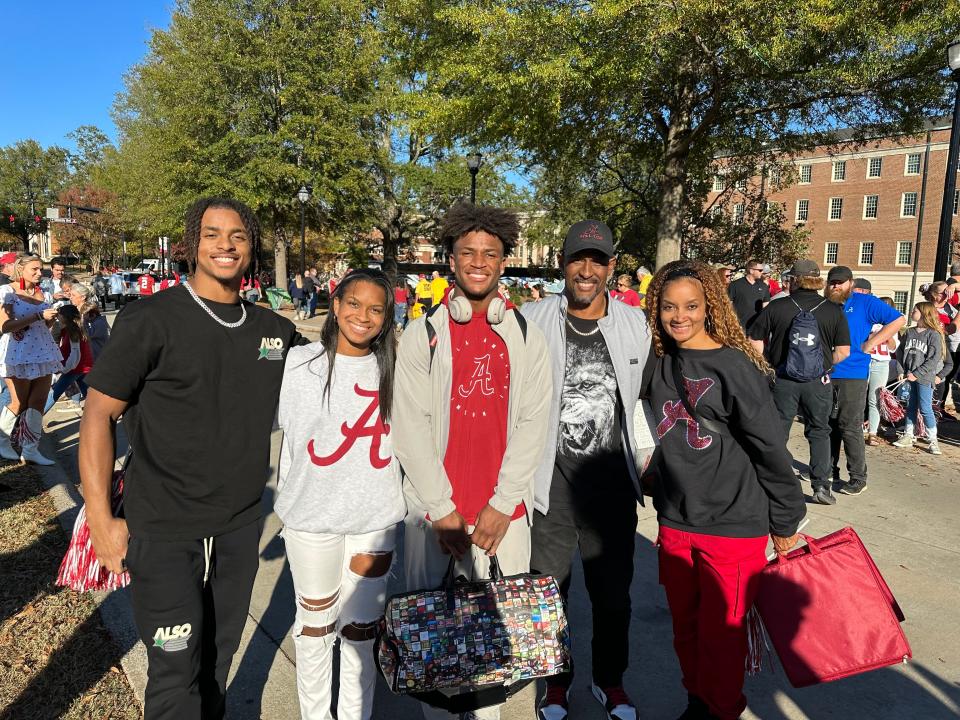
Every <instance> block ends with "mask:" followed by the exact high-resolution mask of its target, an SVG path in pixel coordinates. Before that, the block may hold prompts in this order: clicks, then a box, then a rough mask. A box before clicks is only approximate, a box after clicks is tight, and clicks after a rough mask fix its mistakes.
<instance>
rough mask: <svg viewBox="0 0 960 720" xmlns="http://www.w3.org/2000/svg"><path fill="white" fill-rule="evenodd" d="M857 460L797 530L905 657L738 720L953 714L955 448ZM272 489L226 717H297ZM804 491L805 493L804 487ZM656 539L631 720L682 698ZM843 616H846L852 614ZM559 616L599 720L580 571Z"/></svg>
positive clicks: (413, 713)
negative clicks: (870, 578)
mask: <svg viewBox="0 0 960 720" xmlns="http://www.w3.org/2000/svg"><path fill="white" fill-rule="evenodd" d="M308 323H309V324H308V325H307V327H306V328H304V329H305V330H308V331H311V330H312V329H313V326H316V327H317V329H319V325H320V324H321V321H319V319H316V320H314V321H308ZM313 332H315V331H313ZM59 407H60V406H58V409H57V410H55V411H53V412H51V413H50V414H49V415H48V416H47V420H48V423H47V429H48V433H49V436H48V437H47V438H46V439H45V440H44V447H45V450H46V452H48V453H50V452H54V451H55V452H56V456H57V458H58V460H59V462H60V465H59V467H55V468H53V469H51V470H49V471H46V472H45V473H44V474H45V477H46V478H47V481H48V483H49V484H51V485H59V493H60V496H61V504H63V505H64V517H65V518H67V519H69V517H70V516H71V513H70V511H69V510H68V506H69V505H70V504H71V503H72V502H75V501H76V500H78V497H79V496H78V493H77V492H76V490H75V488H74V487H73V481H75V480H76V478H77V474H76V460H75V458H76V443H77V428H78V425H79V417H78V414H77V413H76V412H75V411H69V410H59ZM121 433H122V426H121ZM941 435H942V436H943V437H945V438H946V439H947V442H949V441H950V438H953V439H954V440H957V439H960V425H958V424H957V423H953V422H951V423H945V424H944V426H943V427H942V428H941ZM121 439H122V435H121ZM790 447H791V449H792V450H793V451H794V452H795V454H796V456H797V457H798V458H805V457H806V456H807V453H806V450H805V447H804V443H803V440H802V436H800V434H799V430H798V429H796V428H795V432H794V436H793V437H792V438H791V443H790ZM278 449H279V436H278V435H275V436H274V437H273V462H274V467H275V466H276V459H277V453H278ZM867 458H868V462H869V466H870V485H869V489H868V491H867V492H865V493H864V494H862V495H860V496H858V497H849V496H845V495H840V496H838V497H839V501H838V503H837V505H836V506H834V507H824V506H820V505H809V506H808V510H809V517H810V523H809V525H808V526H807V527H806V528H805V532H807V533H809V534H811V535H814V536H820V535H824V534H826V533H829V532H831V531H833V530H836V529H838V528H841V527H843V526H845V525H852V526H853V527H854V528H856V529H857V531H858V532H859V533H860V535H861V537H862V538H863V540H864V542H865V543H866V544H867V547H868V548H869V549H870V551H871V553H872V554H873V557H874V559H875V560H876V562H877V564H878V566H879V567H880V570H881V572H882V573H883V575H884V577H885V578H886V579H887V581H888V582H889V584H890V587H891V588H892V590H893V592H894V594H895V596H896V597H897V599H898V601H899V602H900V605H901V606H902V608H903V610H904V612H905V614H906V616H907V621H906V623H905V624H904V629H905V630H906V632H907V635H908V637H909V639H910V642H911V644H912V646H913V652H914V658H915V659H914V661H913V662H911V663H909V664H906V665H899V666H895V667H890V668H884V669H881V670H877V671H874V672H871V673H868V674H866V675H861V676H858V677H855V678H849V679H846V680H842V681H839V682H834V683H829V684H825V685H820V686H816V687H811V688H805V689H802V690H795V689H793V688H791V687H790V686H789V683H788V682H787V681H786V678H785V677H784V676H783V674H782V672H781V671H779V670H777V671H776V672H771V671H770V670H769V669H765V670H764V673H763V674H762V675H761V676H759V677H756V678H751V679H749V680H748V682H747V688H746V691H747V695H748V698H749V699H750V709H749V710H748V711H747V713H745V715H744V718H747V719H748V720H753V719H755V718H763V719H764V720H799V719H802V718H811V719H813V718H816V719H817V720H820V719H822V718H845V719H851V718H870V719H871V720H901V719H902V718H922V719H923V720H939V719H940V718H944V719H946V718H956V717H958V716H960V603H958V598H960V524H958V523H957V517H958V515H960V447H958V445H957V444H956V443H955V442H954V443H951V444H947V443H944V454H943V456H942V457H933V456H930V455H928V454H926V453H923V452H920V451H918V450H906V451H904V450H897V449H895V448H892V447H889V446H884V447H879V448H868V449H867ZM275 487H276V484H275V478H274V479H273V480H271V482H270V484H269V485H268V487H267V490H266V492H265V494H264V499H263V502H264V511H265V515H266V518H265V524H264V531H263V536H262V539H261V544H260V573H259V575H258V577H257V583H256V587H255V590H254V595H253V601H252V603H251V608H250V615H249V618H248V622H247V626H246V628H245V631H244V636H243V642H242V644H241V647H240V650H239V652H238V653H237V656H236V658H235V662H234V667H233V671H232V676H231V677H232V679H231V686H230V693H229V702H228V708H229V710H228V717H230V718H231V720H253V719H255V718H267V719H268V720H274V719H276V720H280V719H283V720H286V719H293V718H297V717H299V712H298V708H297V699H296V680H295V670H294V650H293V643H292V640H291V638H290V634H289V631H290V628H291V625H292V621H293V613H294V599H293V592H292V587H291V582H290V573H289V568H288V567H287V566H286V563H285V560H284V554H283V541H282V540H281V539H280V538H279V537H278V536H277V532H278V531H279V522H278V520H277V517H276V516H275V515H274V514H272V512H271V509H272V502H273V498H274V495H275ZM804 490H805V492H807V493H808V495H809V492H810V488H809V485H805V486H804ZM655 537H656V519H655V515H654V513H653V511H652V509H651V508H646V509H644V508H641V511H640V520H639V522H638V525H637V547H636V554H635V562H634V569H635V578H634V583H633V590H632V595H633V622H632V626H631V632H630V640H631V667H630V670H629V671H628V673H627V676H626V686H627V689H628V691H629V692H630V693H631V695H632V697H633V698H634V700H635V701H636V702H637V704H638V705H639V706H640V708H641V716H642V717H644V718H662V719H663V720H672V719H673V718H675V717H676V716H677V715H679V714H680V712H681V710H682V709H683V707H684V705H685V701H686V696H685V693H684V691H683V690H682V688H681V686H680V674H679V668H678V665H677V661H676V658H675V656H674V654H673V650H672V646H671V631H670V616H669V612H668V610H667V606H666V601H665V598H664V594H663V590H662V588H661V587H660V586H659V585H658V584H657V564H656V554H655V550H654V547H653V541H654V539H655ZM400 554H401V555H402V548H401V550H400ZM396 584H397V583H396V581H394V585H396ZM397 589H399V588H397ZM102 610H103V616H104V622H105V624H106V625H107V626H108V627H110V629H111V630H112V631H113V632H114V633H115V635H116V636H117V638H118V644H119V646H120V650H121V653H122V654H123V667H124V669H125V671H126V672H127V675H128V677H129V678H130V681H131V684H132V685H133V686H134V689H135V690H136V692H137V693H138V695H139V696H140V697H142V693H143V687H144V682H145V654H144V651H143V647H142V645H141V644H140V643H139V642H137V641H136V636H135V633H134V632H133V631H132V627H131V618H130V613H129V605H128V601H127V598H126V593H125V592H118V593H114V594H112V595H110V596H109V597H107V598H106V599H105V601H104V605H103V608H102ZM845 612H849V613H856V612H857V608H856V607H851V608H847V609H845ZM569 614H570V618H571V625H572V627H573V629H574V637H575V647H574V651H575V660H576V664H577V679H576V682H575V686H574V689H573V692H572V694H571V713H570V715H571V717H572V718H575V719H576V720H602V718H603V713H602V711H601V710H600V708H599V706H598V705H597V704H596V703H595V702H594V701H593V700H592V699H591V698H590V696H589V693H588V691H587V689H586V686H587V683H588V678H589V677H590V675H589V672H590V657H589V642H588V640H587V638H589V627H590V622H591V620H590V613H589V607H588V605H587V603H586V599H585V591H584V589H583V583H582V576H581V575H580V574H579V573H577V574H576V576H575V578H574V585H573V590H572V596H571V602H570V607H569ZM118 659H119V658H118ZM374 717H375V718H376V719H377V720H408V719H411V720H412V719H414V718H420V717H422V716H421V715H420V713H419V711H418V708H417V705H416V703H415V702H413V701H411V700H409V699H407V698H402V697H395V696H392V695H391V694H390V693H389V692H388V691H387V690H386V688H385V686H384V684H383V683H378V690H377V698H376V702H375V713H374ZM532 717H534V712H533V691H532V689H528V690H527V691H526V692H524V693H521V694H519V695H518V696H517V697H516V698H514V699H513V700H512V701H511V702H510V704H509V706H508V707H507V709H506V710H505V711H504V713H503V718H504V720H521V719H522V720H527V719H528V718H532Z"/></svg>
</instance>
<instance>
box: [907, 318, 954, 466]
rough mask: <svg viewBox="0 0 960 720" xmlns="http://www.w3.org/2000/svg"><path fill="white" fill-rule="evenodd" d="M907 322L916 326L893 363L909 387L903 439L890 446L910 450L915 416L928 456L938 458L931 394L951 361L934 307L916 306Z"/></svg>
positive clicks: (950, 364) (910, 331)
mask: <svg viewBox="0 0 960 720" xmlns="http://www.w3.org/2000/svg"><path fill="white" fill-rule="evenodd" d="M911 319H912V320H913V321H914V322H915V323H916V325H915V326H914V327H912V328H910V329H909V330H907V334H906V336H905V337H904V339H903V342H902V343H900V347H899V348H898V349H897V355H898V358H897V359H898V360H899V361H900V365H901V366H903V372H904V374H905V375H906V381H907V382H908V383H909V384H910V400H909V401H908V403H907V418H906V425H905V426H904V432H903V437H902V438H900V439H899V440H897V442H895V443H894V444H893V445H894V447H899V448H907V447H913V443H914V439H915V438H914V435H913V429H914V426H915V424H916V421H917V413H918V412H919V413H920V414H921V415H922V416H923V422H924V424H925V425H926V428H927V440H928V441H929V443H930V444H929V446H928V447H927V451H928V452H929V453H930V454H931V455H941V454H942V453H941V452H940V446H939V445H938V444H937V417H936V415H934V414H933V392H934V388H936V387H937V385H939V384H940V383H942V382H943V379H944V378H945V377H946V376H947V375H948V374H949V373H950V369H951V368H952V367H953V361H952V360H951V358H950V353H948V352H947V345H946V341H945V339H944V336H943V326H942V325H941V323H940V319H939V318H938V317H937V308H936V305H934V304H933V303H932V302H921V303H917V304H916V306H915V307H914V308H913V314H912V315H911Z"/></svg>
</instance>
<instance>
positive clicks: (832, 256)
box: [823, 242, 840, 265]
mask: <svg viewBox="0 0 960 720" xmlns="http://www.w3.org/2000/svg"><path fill="white" fill-rule="evenodd" d="M839 253H840V243H835V242H828V243H827V245H826V251H825V252H824V253H823V262H824V264H826V265H836V264H837V255H839Z"/></svg>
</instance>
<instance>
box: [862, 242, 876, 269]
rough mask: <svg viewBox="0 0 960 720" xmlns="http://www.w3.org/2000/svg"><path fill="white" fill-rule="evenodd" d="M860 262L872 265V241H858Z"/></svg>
mask: <svg viewBox="0 0 960 720" xmlns="http://www.w3.org/2000/svg"><path fill="white" fill-rule="evenodd" d="M860 264H861V265H873V243H872V242H862V243H860Z"/></svg>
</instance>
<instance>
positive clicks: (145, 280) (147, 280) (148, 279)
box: [139, 275, 154, 295]
mask: <svg viewBox="0 0 960 720" xmlns="http://www.w3.org/2000/svg"><path fill="white" fill-rule="evenodd" d="M139 282H140V294H141V295H153V285H154V280H153V277H152V276H151V275H141V276H140V281H139Z"/></svg>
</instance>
